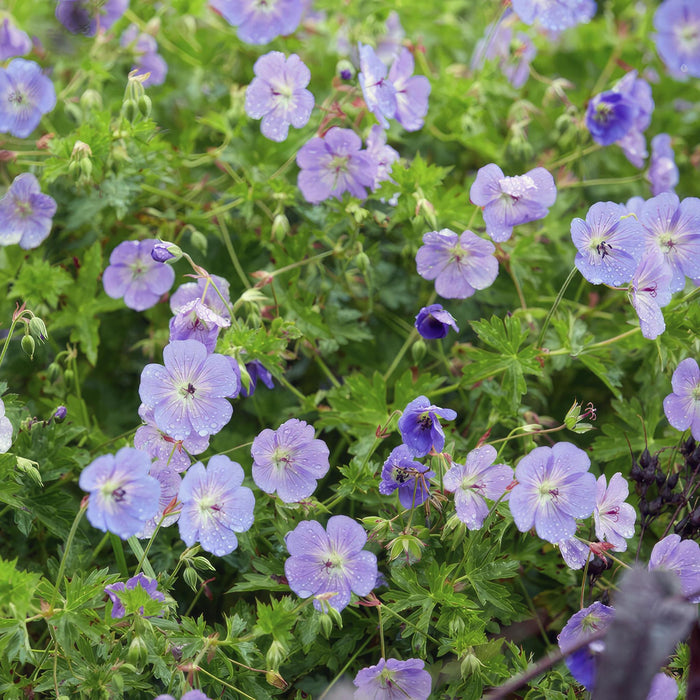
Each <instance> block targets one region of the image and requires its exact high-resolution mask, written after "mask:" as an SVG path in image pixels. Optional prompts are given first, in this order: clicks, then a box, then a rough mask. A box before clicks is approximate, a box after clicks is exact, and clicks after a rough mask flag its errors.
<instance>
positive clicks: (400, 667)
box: [353, 659, 432, 700]
mask: <svg viewBox="0 0 700 700" xmlns="http://www.w3.org/2000/svg"><path fill="white" fill-rule="evenodd" d="M424 667H425V662H424V661H423V660H422V659H406V661H399V660H398V659H386V661H385V660H384V659H379V663H378V664H376V665H375V666H369V667H368V668H363V669H362V670H361V671H359V672H358V674H357V675H356V676H355V680H354V681H353V683H354V684H355V685H356V686H357V690H356V691H355V694H354V695H353V700H399V699H400V698H401V699H403V700H428V697H429V696H430V688H431V685H432V679H431V678H430V674H429V673H428V672H427V671H426V670H425V669H424Z"/></svg>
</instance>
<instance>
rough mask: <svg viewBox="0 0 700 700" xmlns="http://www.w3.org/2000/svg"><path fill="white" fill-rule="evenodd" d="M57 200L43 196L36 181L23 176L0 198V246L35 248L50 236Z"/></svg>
mask: <svg viewBox="0 0 700 700" xmlns="http://www.w3.org/2000/svg"><path fill="white" fill-rule="evenodd" d="M55 213H56V201H55V200H54V198H53V197H50V196H49V195H48V194H42V192H41V188H40V186H39V182H38V180H37V179H36V178H35V177H34V175H32V174H31V173H22V174H21V175H18V176H17V177H16V178H15V179H14V180H13V181H12V184H11V185H10V187H9V188H8V190H7V192H5V196H4V197H3V198H2V199H0V245H12V244H13V243H19V245H20V247H21V248H24V249H25V250H27V249H29V248H36V247H37V246H38V245H40V244H41V243H42V242H43V241H44V240H45V239H46V237H47V236H48V235H49V233H51V225H52V222H53V215H54V214H55Z"/></svg>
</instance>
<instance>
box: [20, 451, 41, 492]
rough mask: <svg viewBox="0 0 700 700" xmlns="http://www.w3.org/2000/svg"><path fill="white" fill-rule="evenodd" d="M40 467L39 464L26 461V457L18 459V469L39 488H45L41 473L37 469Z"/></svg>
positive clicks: (29, 460)
mask: <svg viewBox="0 0 700 700" xmlns="http://www.w3.org/2000/svg"><path fill="white" fill-rule="evenodd" d="M38 466H39V464H38V462H33V461H32V460H31V459H25V458H24V457H17V468H18V469H19V470H20V471H21V472H24V473H25V474H26V475H27V476H28V477H29V478H30V479H31V480H32V481H33V482H34V483H35V484H36V485H37V486H43V485H44V483H43V482H42V480H41V472H40V471H39V469H38V468H37V467H38Z"/></svg>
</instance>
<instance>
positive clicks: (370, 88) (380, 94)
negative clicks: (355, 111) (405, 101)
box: [357, 44, 397, 129]
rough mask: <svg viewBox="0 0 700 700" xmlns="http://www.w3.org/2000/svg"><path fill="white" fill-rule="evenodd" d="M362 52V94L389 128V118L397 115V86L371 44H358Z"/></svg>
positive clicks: (385, 126)
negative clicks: (388, 75)
mask: <svg viewBox="0 0 700 700" xmlns="http://www.w3.org/2000/svg"><path fill="white" fill-rule="evenodd" d="M358 51H359V54H360V72H359V73H358V75H357V79H358V80H359V82H360V88H361V90H362V96H363V97H364V98H365V104H366V105H367V109H368V110H369V111H370V112H372V114H374V116H375V117H377V119H378V121H379V123H380V124H381V125H382V127H384V128H385V129H388V128H389V121H388V120H389V119H393V118H394V116H395V115H396V108H397V105H396V88H395V87H394V84H393V82H392V80H391V79H390V78H388V77H387V72H388V70H387V67H386V66H385V65H384V64H383V63H382V62H381V61H380V60H379V58H378V57H377V54H376V53H375V52H374V49H373V48H372V47H371V46H368V45H363V44H358Z"/></svg>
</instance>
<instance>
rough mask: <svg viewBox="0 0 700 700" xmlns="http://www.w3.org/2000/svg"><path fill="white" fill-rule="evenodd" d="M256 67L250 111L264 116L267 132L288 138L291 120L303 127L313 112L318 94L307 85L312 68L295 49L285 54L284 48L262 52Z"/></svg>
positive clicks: (269, 135)
mask: <svg viewBox="0 0 700 700" xmlns="http://www.w3.org/2000/svg"><path fill="white" fill-rule="evenodd" d="M253 71H254V72H255V75H256V77H255V78H254V79H253V82H252V83H251V84H250V85H249V86H248V89H247V90H246V93H245V111H246V114H247V115H248V116H249V117H252V118H253V119H262V123H261V124H260V131H261V132H262V134H263V136H266V137H267V138H268V139H271V140H272V141H284V140H285V139H286V138H287V134H288V133H289V125H290V124H291V125H292V126H293V127H294V128H295V129H300V128H301V127H302V126H304V125H305V124H307V123H308V121H309V117H310V116H311V111H312V110H313V108H314V96H313V95H312V94H311V93H310V92H309V91H308V90H307V89H306V86H307V85H308V84H309V81H310V80H311V72H310V71H309V69H308V68H307V67H306V64H305V63H304V62H303V61H302V60H301V59H300V58H299V56H297V55H296V54H295V53H293V54H292V55H291V56H289V58H285V55H284V54H283V53H281V52H280V51H270V53H267V54H265V55H264V56H261V57H260V58H259V59H258V60H257V61H256V62H255V65H254V66H253Z"/></svg>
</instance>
